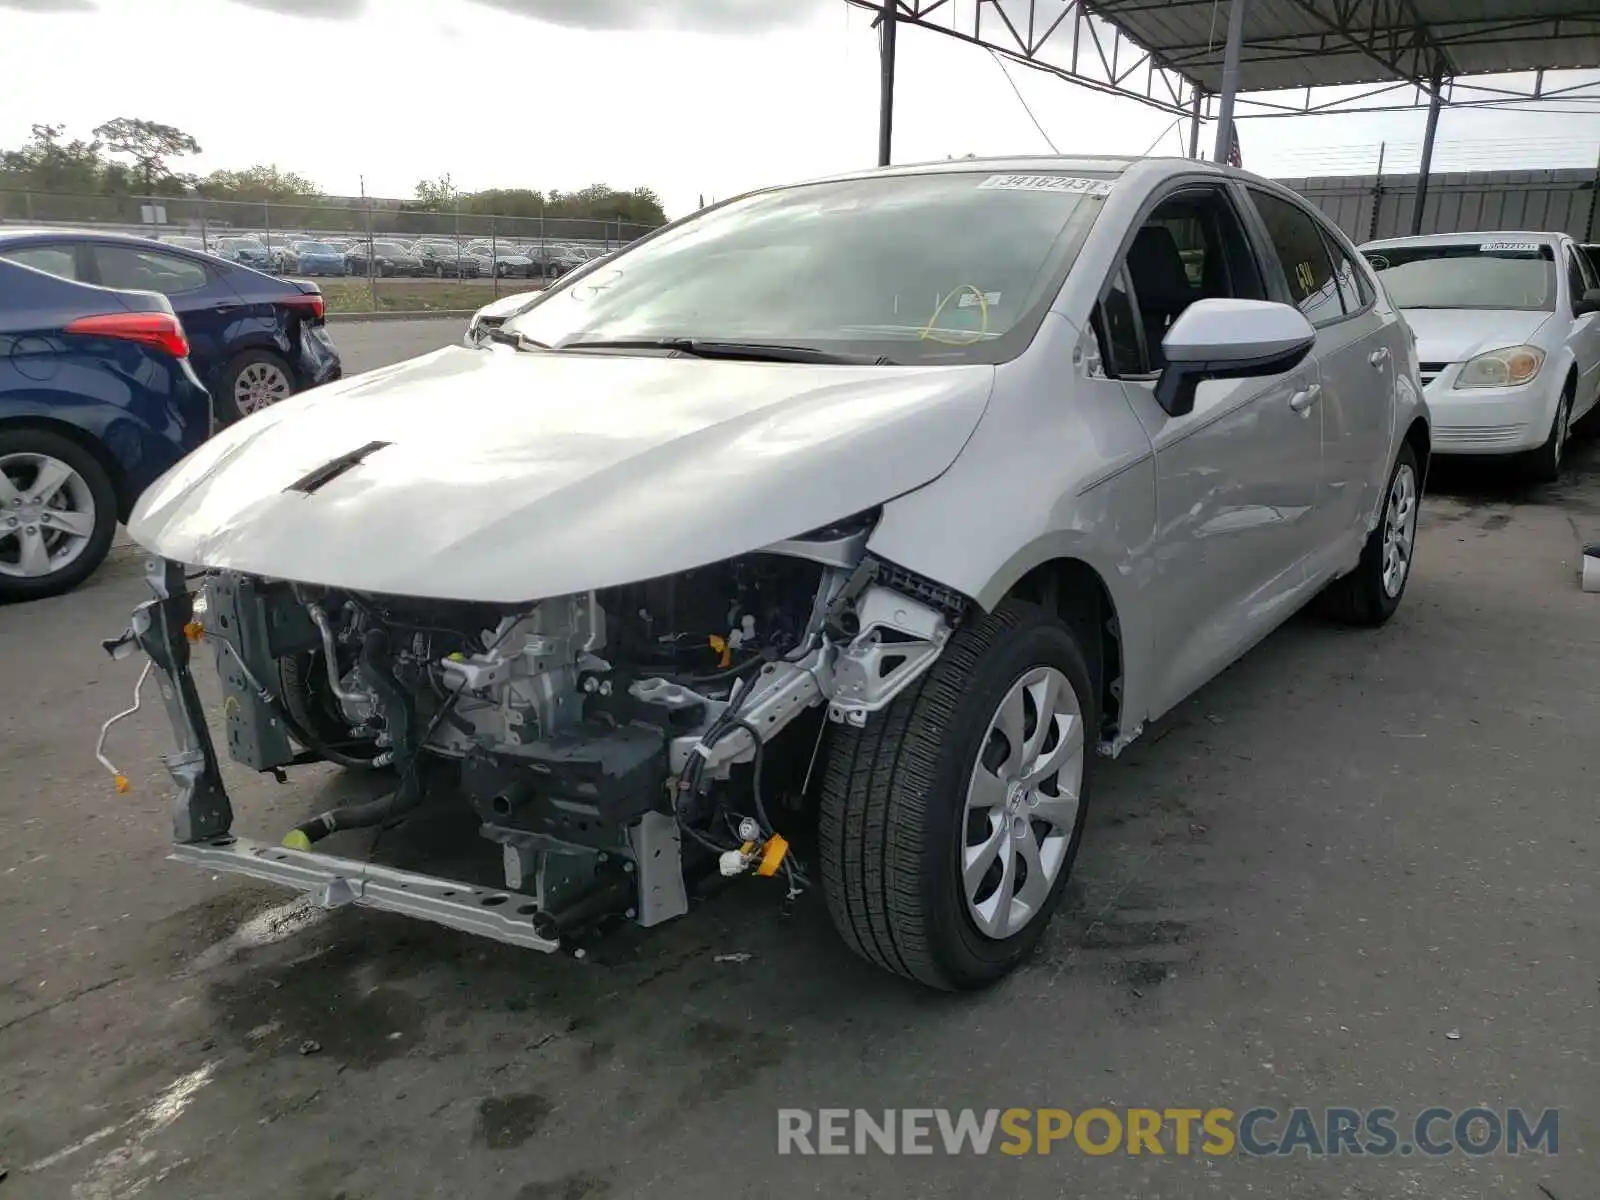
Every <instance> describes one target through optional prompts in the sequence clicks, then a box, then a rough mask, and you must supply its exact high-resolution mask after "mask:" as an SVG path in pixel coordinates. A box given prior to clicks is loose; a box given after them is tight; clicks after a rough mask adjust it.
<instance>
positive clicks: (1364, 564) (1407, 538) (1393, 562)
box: [1323, 443, 1422, 627]
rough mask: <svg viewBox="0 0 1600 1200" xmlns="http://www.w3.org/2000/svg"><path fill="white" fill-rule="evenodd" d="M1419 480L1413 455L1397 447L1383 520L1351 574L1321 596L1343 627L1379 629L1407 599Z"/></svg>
mask: <svg viewBox="0 0 1600 1200" xmlns="http://www.w3.org/2000/svg"><path fill="white" fill-rule="evenodd" d="M1421 480H1422V475H1421V472H1420V470H1419V469H1418V467H1417V454H1416V451H1414V450H1413V449H1412V448H1411V445H1410V443H1402V444H1401V446H1400V453H1399V454H1398V455H1397V456H1396V458H1395V463H1394V466H1393V467H1392V468H1391V469H1390V471H1389V486H1388V488H1387V489H1386V490H1385V491H1384V499H1383V516H1382V517H1380V518H1379V520H1378V527H1377V528H1376V529H1374V530H1373V531H1372V532H1371V533H1370V534H1369V535H1368V536H1367V543H1366V545H1365V546H1363V547H1362V548H1361V561H1360V563H1358V564H1357V566H1356V569H1355V570H1354V571H1351V572H1350V574H1348V575H1346V576H1344V577H1343V578H1340V579H1336V580H1334V581H1333V583H1332V584H1330V585H1329V586H1328V590H1327V591H1326V592H1325V593H1323V598H1324V607H1325V608H1326V610H1327V612H1328V613H1329V615H1330V616H1332V617H1333V618H1334V619H1335V620H1339V621H1343V622H1344V623H1345V624H1347V625H1366V626H1371V627H1375V626H1378V625H1382V624H1383V623H1384V622H1385V621H1387V620H1388V619H1389V618H1390V617H1392V616H1394V614H1395V610H1396V609H1397V608H1399V607H1400V601H1401V599H1402V598H1403V597H1404V596H1405V594H1406V585H1407V584H1408V583H1410V582H1411V564H1412V559H1413V556H1414V554H1415V552H1416V546H1417V517H1418V514H1419V512H1420V510H1421V506H1422V483H1421Z"/></svg>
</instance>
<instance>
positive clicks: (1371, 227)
mask: <svg viewBox="0 0 1600 1200" xmlns="http://www.w3.org/2000/svg"><path fill="white" fill-rule="evenodd" d="M1388 148H1389V143H1388V142H1379V143H1378V176H1377V179H1378V181H1377V182H1376V183H1374V184H1373V185H1372V219H1371V220H1370V221H1368V222H1367V241H1369V242H1370V241H1371V240H1372V239H1373V238H1375V237H1377V236H1378V213H1379V211H1380V210H1381V209H1382V208H1383V152H1384V151H1385V150H1387V149H1388Z"/></svg>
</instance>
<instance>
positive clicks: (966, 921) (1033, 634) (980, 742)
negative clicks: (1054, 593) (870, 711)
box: [819, 601, 1099, 990]
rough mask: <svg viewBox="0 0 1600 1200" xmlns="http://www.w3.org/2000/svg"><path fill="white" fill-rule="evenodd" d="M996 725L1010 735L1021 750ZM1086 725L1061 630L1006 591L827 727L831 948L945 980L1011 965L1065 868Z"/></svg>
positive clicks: (1080, 659)
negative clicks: (866, 710)
mask: <svg viewBox="0 0 1600 1200" xmlns="http://www.w3.org/2000/svg"><path fill="white" fill-rule="evenodd" d="M1030 680H1037V681H1038V682H1037V683H1035V684H1030V682H1029V681H1030ZM1047 687H1048V688H1051V689H1053V690H1052V691H1050V692H1048V693H1047V692H1046V691H1044V690H1043V689H1045V688H1047ZM1023 692H1026V693H1027V695H1026V696H1025V697H1024V696H1022V695H1021V693H1023ZM1052 697H1054V698H1055V699H1052ZM1058 703H1059V705H1060V709H1059V710H1058V709H1057V707H1056V705H1057V704H1058ZM1013 705H1014V717H1013V718H1012V719H1010V720H1005V721H1003V720H1002V717H1003V716H1010V715H1011V714H1012V713H1013ZM1030 705H1031V712H1032V715H1033V724H1032V726H1031V727H1030V726H1028V724H1027V716H1028V713H1029V711H1030V707H1029V706H1030ZM1067 709H1071V710H1072V714H1075V715H1072V714H1067V713H1066V711H1065V710H1067ZM1041 712H1044V713H1046V714H1047V715H1054V716H1060V717H1061V718H1062V720H1051V721H1049V722H1048V723H1047V725H1048V728H1050V729H1053V730H1054V732H1051V733H1046V734H1043V735H1041V734H1040V730H1041V728H1045V727H1046V726H1045V725H1042V724H1041V721H1040V718H1039V714H1040V713H1041ZM1063 721H1064V722H1065V723H1063ZM1006 725H1009V726H1010V727H1012V728H1013V729H1018V730H1020V731H1021V741H1020V744H1018V745H1013V744H1012V739H1011V738H1009V737H1006V736H1005V733H1004V728H1003V726H1006ZM1098 728H1099V711H1098V705H1097V704H1096V692H1095V689H1094V688H1093V686H1092V684H1091V680H1090V674H1089V669H1088V667H1087V665H1086V661H1085V657H1084V654H1083V652H1082V650H1081V649H1080V647H1079V646H1078V644H1077V642H1076V640H1075V639H1074V636H1073V634H1072V633H1071V631H1070V630H1068V629H1067V627H1066V626H1065V625H1063V624H1062V623H1061V622H1059V621H1058V620H1056V619H1055V618H1054V617H1052V616H1051V615H1049V614H1048V613H1046V612H1045V611H1044V610H1043V609H1040V608H1036V607H1034V606H1032V605H1027V604H1021V603H1017V602H1012V601H1007V602H1006V603H1004V604H1002V605H1001V606H1000V607H999V608H997V609H996V610H995V611H994V612H992V613H989V614H987V615H985V616H982V617H980V618H979V619H977V620H976V621H975V622H974V623H973V624H972V625H970V626H968V627H966V628H963V629H961V630H959V631H958V632H957V633H956V634H955V635H954V636H953V637H952V638H951V639H950V642H949V644H948V645H947V646H946V647H945V651H944V653H943V655H942V656H941V657H940V658H939V660H938V661H937V662H935V663H934V665H933V667H932V668H931V669H930V670H929V671H928V673H927V674H926V675H924V676H923V677H922V679H920V680H919V681H918V682H917V683H916V684H914V685H913V686H912V687H911V688H910V689H908V690H907V691H906V692H905V693H903V694H902V695H900V696H899V697H898V698H897V699H896V700H895V701H894V702H893V703H892V704H890V705H889V706H888V708H886V709H885V710H884V711H882V712H880V713H877V714H874V715H873V716H872V717H871V718H869V724H868V725H867V727H866V728H862V729H856V728H852V727H848V726H833V727H832V728H831V730H830V737H829V745H828V751H827V760H826V767H825V771H824V776H823V782H822V796H821V805H820V820H819V841H820V849H821V865H822V888H823V894H824V896H825V898H826V900H827V904H828V911H829V913H830V915H831V916H832V918H833V922H834V925H835V927H836V928H837V929H838V931H839V933H840V935H841V936H842V937H843V938H844V941H845V943H846V944H847V945H848V946H849V947H850V948H851V949H852V950H854V951H855V952H856V953H857V954H859V955H861V956H862V957H863V958H865V959H866V960H867V961H869V962H872V963H875V964H877V965H878V966H880V967H882V968H884V969H885V970H888V971H892V972H894V973H896V974H898V975H903V976H905V977H906V978H908V979H912V980H915V981H916V982H918V983H922V984H925V985H927V986H930V987H934V988H941V989H945V990H956V989H967V988H978V987H983V986H985V985H987V984H991V983H993V982H995V981H996V980H998V979H1000V978H1002V977H1003V976H1004V975H1006V974H1007V973H1008V972H1010V971H1011V970H1012V969H1013V968H1014V967H1016V966H1017V964H1018V963H1020V962H1021V961H1022V960H1023V959H1024V958H1025V957H1026V956H1027V955H1028V954H1029V953H1030V952H1031V951H1032V950H1033V948H1034V946H1035V945H1036V944H1037V943H1038V940H1039V937H1040V935H1041V934H1042V933H1043V932H1044V928H1045V926H1046V924H1047V923H1048V922H1049V920H1050V916H1051V914H1052V913H1053V912H1054V911H1055V909H1056V907H1057V906H1058V905H1059V904H1060V900H1061V894H1062V892H1063V890H1064V889H1065V886H1066V882H1067V879H1068V877H1069V875H1070V874H1071V870H1072V863H1073V860H1074V859H1075V858H1076V856H1077V852H1078V846H1079V843H1080V842H1081V841H1082V837H1083V823H1084V815H1085V814H1086V813H1087V811H1088V801H1089V782H1090V773H1091V767H1092V764H1093V761H1094V754H1095V740H1096V739H1095V731H1097V730H1098ZM1074 739H1075V741H1074ZM1074 747H1075V748H1074ZM1056 757H1060V760H1061V761H1060V763H1059V765H1058V766H1057V767H1056V769H1055V771H1054V772H1051V773H1048V774H1043V775H1037V776H1035V777H1034V778H1033V782H1032V783H1030V782H1029V775H1028V770H1029V764H1030V763H1035V762H1037V761H1039V760H1040V759H1054V758H1056ZM1002 760H1003V761H1002ZM1012 775H1018V776H1019V777H1018V778H1016V779H1015V780H1014V781H1013V782H1011V783H1009V784H1008V783H1005V782H1002V781H1003V780H1005V779H1007V778H1009V777H1010V776H1012ZM1069 776H1070V777H1074V778H1075V780H1076V784H1077V786H1076V788H1075V789H1073V788H1072V786H1071V784H1072V782H1073V778H1069ZM996 788H998V791H997V790H995V789H996ZM1074 790H1075V793H1076V795H1075V800H1076V803H1075V804H1071V803H1069V801H1070V800H1072V799H1073V797H1071V796H1069V793H1070V792H1072V791H1074ZM996 797H1001V798H1002V799H999V800H996ZM1046 812H1048V814H1049V815H1048V816H1046V815H1041V814H1045V813H1046ZM1025 837H1026V838H1027V839H1030V840H1029V841H1028V842H1026V843H1025V842H1024V840H1023V839H1024V838H1025ZM1030 846H1031V850H1029V849H1028V848H1027V847H1030ZM991 849H992V850H993V851H994V853H993V855H992V856H990V855H989V854H988V851H990V850H991ZM1052 871H1053V874H1052ZM1008 872H1009V878H1010V890H1009V891H1002V889H1004V888H1005V886H1006V885H1005V878H1006V876H1007V874H1008ZM964 875H965V876H966V878H965V879H964V877H963V876H964ZM969 880H970V881H971V885H970V886H969V882H968V881H969ZM991 880H992V882H991ZM1030 882H1031V883H1032V886H1031V887H1030V886H1029V885H1030ZM1011 897H1014V899H1011ZM986 906H988V907H989V910H990V912H991V914H992V915H988V916H986V915H985V912H984V910H985V907H986ZM1002 906H1003V907H1002ZM1002 913H1004V914H1005V916H1004V919H1003V920H1002V919H1001V916H1000V914H1002Z"/></svg>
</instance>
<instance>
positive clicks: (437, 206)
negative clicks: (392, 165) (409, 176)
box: [408, 172, 460, 212]
mask: <svg viewBox="0 0 1600 1200" xmlns="http://www.w3.org/2000/svg"><path fill="white" fill-rule="evenodd" d="M459 195H460V193H459V192H458V191H457V190H456V186H455V184H454V183H452V182H451V180H450V175H449V173H448V172H446V173H445V174H443V175H441V176H439V178H437V179H423V180H420V181H418V183H417V199H416V201H415V202H414V203H413V204H410V205H408V207H409V208H411V209H412V210H413V211H421V212H447V211H449V210H450V209H452V208H454V207H455V204H456V197H457V196H459Z"/></svg>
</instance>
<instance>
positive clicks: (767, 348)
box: [559, 337, 894, 367]
mask: <svg viewBox="0 0 1600 1200" xmlns="http://www.w3.org/2000/svg"><path fill="white" fill-rule="evenodd" d="M559 348H560V349H562V350H676V351H677V352H678V353H680V354H687V355H690V356H692V357H694V358H734V359H743V360H745V361H747V362H787V363H829V364H838V365H844V366H867V367H888V366H893V365H894V360H893V359H892V358H890V357H889V356H888V355H885V354H838V353H835V352H834V351H832V350H818V349H816V348H815V347H813V346H784V345H779V344H777V343H773V342H719V341H708V340H706V339H704V338H689V337H664V338H615V339H607V340H601V341H593V342H568V343H567V344H566V345H564V346H561V347H559Z"/></svg>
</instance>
